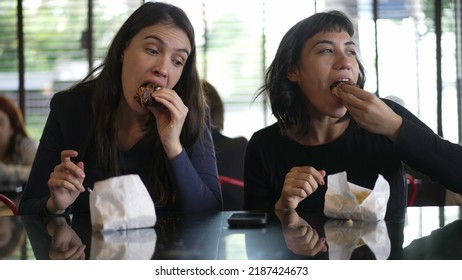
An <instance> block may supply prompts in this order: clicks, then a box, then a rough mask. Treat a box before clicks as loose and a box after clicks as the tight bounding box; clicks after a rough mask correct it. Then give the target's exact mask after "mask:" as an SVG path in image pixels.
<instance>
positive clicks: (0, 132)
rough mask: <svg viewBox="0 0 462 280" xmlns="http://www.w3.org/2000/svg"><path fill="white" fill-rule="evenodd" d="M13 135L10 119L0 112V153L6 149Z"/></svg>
mask: <svg viewBox="0 0 462 280" xmlns="http://www.w3.org/2000/svg"><path fill="white" fill-rule="evenodd" d="M13 133H14V131H13V128H12V127H11V122H10V118H8V115H7V114H6V113H5V112H4V111H2V110H0V147H1V148H0V151H4V150H5V149H6V147H7V146H8V143H9V142H10V139H11V136H12V135H13Z"/></svg>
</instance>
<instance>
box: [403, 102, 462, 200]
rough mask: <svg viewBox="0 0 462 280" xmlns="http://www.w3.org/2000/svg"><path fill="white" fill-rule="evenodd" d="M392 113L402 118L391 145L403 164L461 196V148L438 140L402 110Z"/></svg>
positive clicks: (423, 125) (432, 133) (437, 136)
mask: <svg viewBox="0 0 462 280" xmlns="http://www.w3.org/2000/svg"><path fill="white" fill-rule="evenodd" d="M394 110H396V112H397V113H398V114H400V115H401V116H402V117H403V124H402V126H401V129H400V133H399V135H398V137H397V139H396V141H395V143H394V144H395V148H396V151H397V154H399V155H401V159H402V161H403V162H405V163H406V164H408V165H409V166H410V167H411V168H412V169H415V170H417V171H420V172H422V173H424V174H426V175H428V176H429V177H430V178H431V179H432V180H433V181H435V182H439V183H441V184H443V185H444V186H446V187H447V188H448V189H450V190H452V191H454V192H456V193H462V183H461V182H462V173H461V172H460V167H461V166H462V146H461V145H459V144H455V143H451V142H450V141H448V140H445V139H443V138H441V137H440V136H439V135H437V134H435V133H434V132H433V131H432V130H431V129H430V128H429V127H427V126H426V125H425V124H424V123H423V122H422V121H420V120H419V119H418V118H417V117H415V116H414V115H413V114H411V113H410V112H408V111H407V110H406V109H405V108H402V107H401V106H397V107H396V108H394Z"/></svg>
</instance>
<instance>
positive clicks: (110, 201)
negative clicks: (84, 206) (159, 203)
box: [90, 175, 157, 231]
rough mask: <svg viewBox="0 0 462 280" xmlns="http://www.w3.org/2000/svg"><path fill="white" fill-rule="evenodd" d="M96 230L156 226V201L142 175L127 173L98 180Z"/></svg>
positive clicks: (93, 201)
mask: <svg viewBox="0 0 462 280" xmlns="http://www.w3.org/2000/svg"><path fill="white" fill-rule="evenodd" d="M90 215H91V225H92V228H93V229H94V230H101V231H106V230H125V229H135V228H147V227H153V226H154V225H155V224H156V221H157V216H156V211H155V208H154V203H153V201H152V199H151V196H150V195H149V193H148V191H147V189H146V187H145V186H144V184H143V181H141V178H140V177H139V176H138V175H124V176H118V177H113V178H109V179H106V180H104V181H99V182H96V183H95V186H94V188H93V191H92V192H91V193H90Z"/></svg>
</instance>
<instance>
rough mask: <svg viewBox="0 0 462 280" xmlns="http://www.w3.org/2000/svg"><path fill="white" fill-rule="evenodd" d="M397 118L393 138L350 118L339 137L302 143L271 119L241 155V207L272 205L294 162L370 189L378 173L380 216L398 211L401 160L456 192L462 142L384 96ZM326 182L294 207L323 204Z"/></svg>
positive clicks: (461, 175) (403, 197) (403, 188)
mask: <svg viewBox="0 0 462 280" xmlns="http://www.w3.org/2000/svg"><path fill="white" fill-rule="evenodd" d="M384 102H386V103H387V104H388V106H390V107H391V108H392V109H393V110H394V111H395V112H396V113H397V114H399V115H400V116H402V117H403V123H402V126H401V129H400V132H399V135H398V137H397V139H396V140H395V141H393V142H392V141H391V140H389V139H388V138H387V137H385V136H383V135H378V134H373V133H370V132H368V131H366V130H365V129H363V128H361V127H360V126H359V125H358V124H357V123H356V122H355V121H354V120H353V119H352V120H350V124H349V126H348V128H347V129H346V131H345V132H344V133H343V135H342V136H341V137H339V138H338V139H336V140H335V141H332V142H330V143H327V144H323V145H317V146H306V145H302V144H299V143H297V142H295V141H293V140H291V139H290V138H288V137H287V136H286V135H285V134H283V133H281V130H280V128H279V126H278V124H277V123H275V124H273V125H271V126H268V127H266V128H263V129H261V130H259V131H257V132H255V133H254V134H253V136H252V138H251V139H250V140H249V143H248V145H247V150H246V156H245V166H244V181H245V187H244V190H245V197H244V207H245V209H274V205H275V204H276V202H277V201H278V199H279V197H280V196H281V191H282V187H283V184H284V179H285V176H286V174H287V173H288V172H289V171H290V169H291V168H292V167H295V166H313V167H315V168H316V169H318V170H325V171H326V173H327V174H326V177H325V179H326V180H325V182H326V185H327V175H330V174H335V173H338V172H342V171H346V172H347V176H348V181H349V182H352V183H354V184H356V185H359V186H363V187H367V188H370V189H372V188H373V186H374V185H375V182H376V180H377V177H378V175H379V174H382V175H383V176H384V178H385V179H386V180H387V181H388V183H389V184H390V198H389V200H388V206H387V214H386V218H387V217H390V215H392V214H396V215H402V213H403V211H404V209H405V207H406V205H407V184H406V179H405V173H404V171H403V166H402V162H404V163H406V164H407V165H409V166H410V167H411V168H412V169H414V170H417V171H420V172H422V173H424V174H426V175H428V176H429V177H430V178H431V179H432V180H434V181H436V182H440V183H441V184H443V185H444V186H446V187H447V188H448V189H451V190H452V191H454V192H457V193H462V172H461V167H462V146H460V145H458V144H454V143H451V142H449V141H447V140H444V139H442V138H441V137H440V136H438V135H437V134H435V133H434V132H433V131H432V130H431V129H430V128H429V127H428V126H426V125H425V124H424V123H423V122H422V121H420V120H419V119H418V118H417V117H415V116H414V115H413V114H412V113H411V112H409V111H408V110H407V109H405V108H404V107H402V106H401V105H399V104H397V103H395V102H393V101H389V100H384ZM326 189H327V188H326V186H320V187H319V188H318V189H317V190H316V191H315V192H314V193H313V194H311V195H310V196H309V197H307V198H306V199H305V200H303V201H302V202H300V204H299V205H298V207H297V209H316V210H322V209H324V196H325V193H326Z"/></svg>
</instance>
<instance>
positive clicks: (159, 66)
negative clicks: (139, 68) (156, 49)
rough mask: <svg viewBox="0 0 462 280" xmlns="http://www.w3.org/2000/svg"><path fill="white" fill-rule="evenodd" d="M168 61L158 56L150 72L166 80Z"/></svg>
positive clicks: (164, 57)
mask: <svg viewBox="0 0 462 280" xmlns="http://www.w3.org/2000/svg"><path fill="white" fill-rule="evenodd" d="M168 61H169V59H168V58H167V57H166V56H159V57H158V59H157V60H156V61H155V63H154V66H153V67H152V72H153V73H154V74H155V75H156V76H158V77H161V78H166V77H167V74H168Z"/></svg>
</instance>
